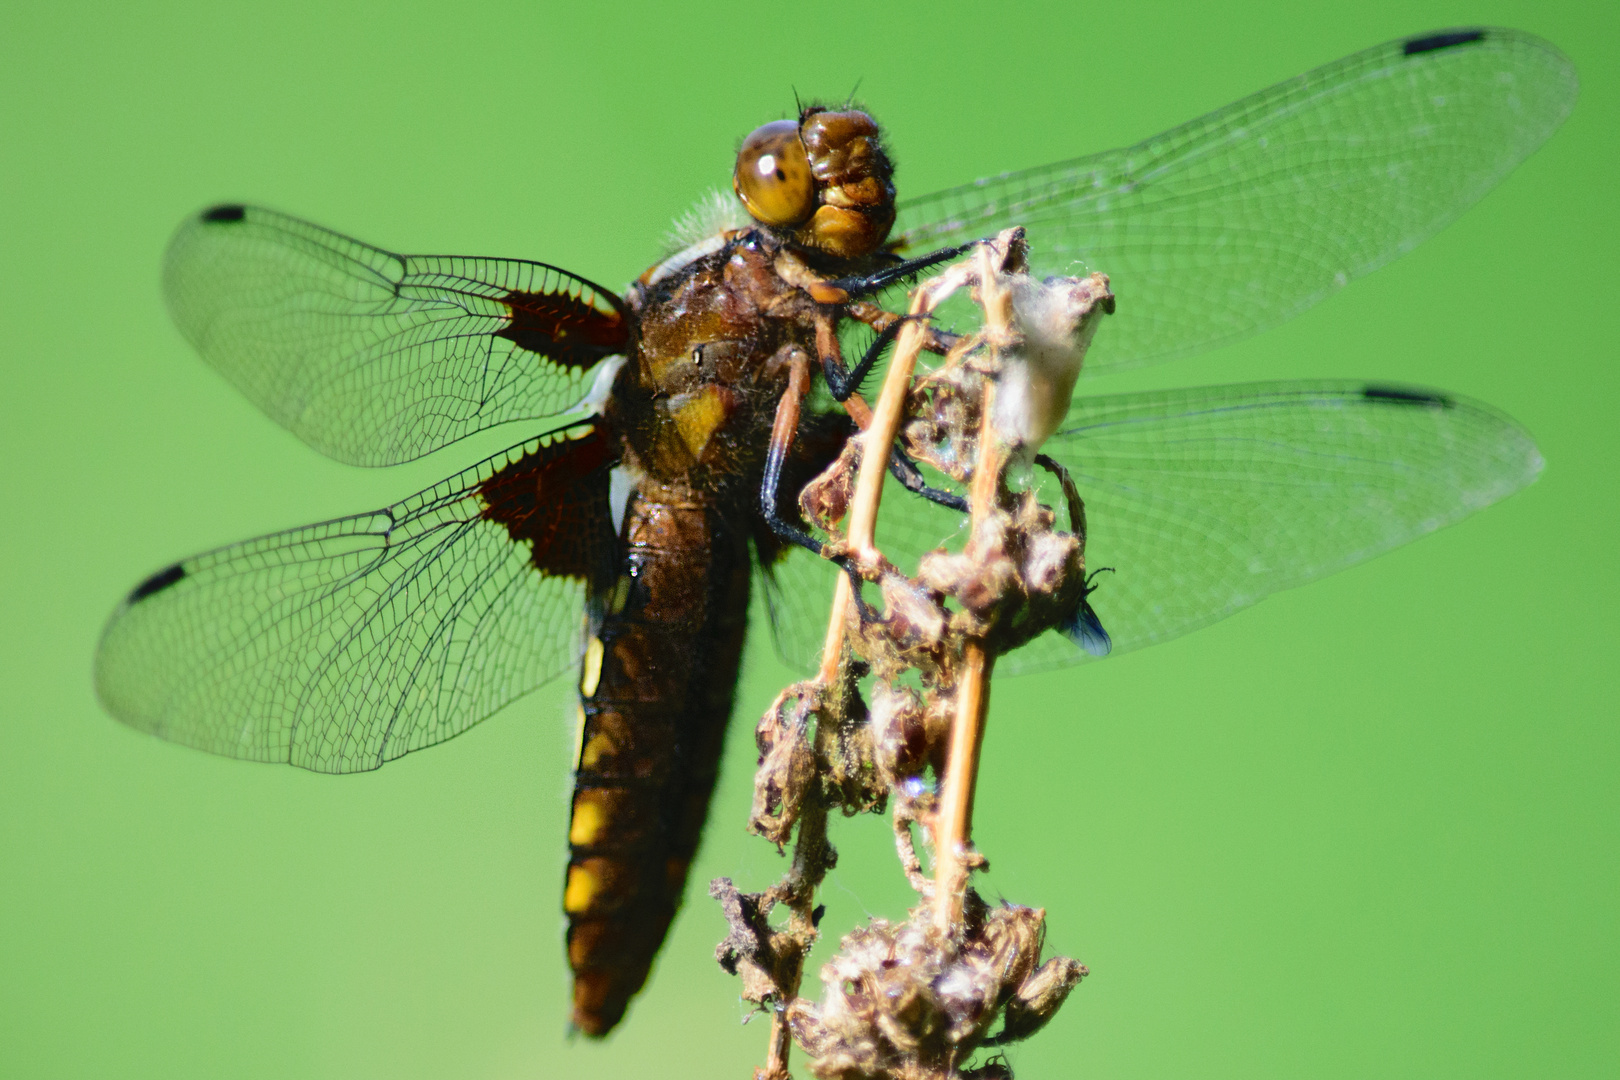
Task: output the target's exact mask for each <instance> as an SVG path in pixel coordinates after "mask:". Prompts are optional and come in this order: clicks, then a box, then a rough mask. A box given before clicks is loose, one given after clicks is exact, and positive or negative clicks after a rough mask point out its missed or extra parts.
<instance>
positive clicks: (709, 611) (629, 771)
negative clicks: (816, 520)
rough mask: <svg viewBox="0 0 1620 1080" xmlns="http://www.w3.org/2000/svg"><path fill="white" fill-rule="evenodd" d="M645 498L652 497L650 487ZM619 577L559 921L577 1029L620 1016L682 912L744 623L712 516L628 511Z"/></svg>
mask: <svg viewBox="0 0 1620 1080" xmlns="http://www.w3.org/2000/svg"><path fill="white" fill-rule="evenodd" d="M647 486H649V487H650V485H647ZM622 535H623V537H624V541H625V545H624V563H623V564H622V566H621V569H620V574H619V577H618V579H617V581H616V582H615V584H614V585H613V586H612V588H611V590H610V591H609V593H608V595H607V596H605V597H597V598H595V599H596V601H597V603H598V604H599V609H600V610H601V612H602V617H601V625H600V628H599V630H598V632H597V634H596V635H595V637H594V638H592V639H591V640H590V641H589V642H588V643H587V646H586V654H585V661H584V665H583V670H582V672H581V678H580V698H581V711H582V713H583V726H582V732H581V740H580V755H579V760H578V762H577V763H576V768H577V771H576V773H575V781H574V802H573V814H572V817H571V819H570V824H569V832H568V843H569V861H568V877H567V884H566V886H565V888H564V894H563V908H564V910H565V911H566V912H567V914H568V962H569V966H570V967H571V968H572V969H573V971H574V1007H573V1023H574V1025H575V1026H576V1027H577V1028H579V1029H580V1030H581V1031H583V1032H585V1033H586V1034H587V1035H604V1034H606V1033H607V1032H608V1031H609V1030H611V1029H612V1027H613V1026H614V1025H615V1024H616V1023H618V1021H619V1019H620V1018H621V1017H622V1016H623V1015H624V1010H625V1007H626V1005H627V1004H628V1003H629V1001H630V998H631V997H632V996H633V995H634V994H635V993H636V991H637V990H639V989H640V988H641V986H642V984H643V983H644V982H645V981H646V978H647V972H648V970H649V968H650V966H651V964H652V960H653V957H654V956H655V955H656V954H657V952H658V948H659V946H660V945H661V944H662V943H663V940H664V936H665V934H666V932H667V931H668V929H669V924H670V921H671V920H672V919H673V917H674V914H675V909H676V907H677V905H678V904H679V903H680V898H681V892H682V890H683V888H684V886H685V883H686V875H687V870H688V868H689V867H690V865H691V861H692V858H693V856H694V855H695V854H696V852H697V846H698V840H699V838H700V835H701V832H702V828H703V820H704V818H705V816H706V815H707V813H708V806H709V797H710V795H711V793H712V792H713V790H714V782H715V777H716V774H717V771H718V767H719V761H720V753H721V750H722V747H723V744H724V741H725V730H726V720H727V718H728V717H729V716H730V713H731V703H732V696H733V693H734V691H735V689H736V684H737V672H738V666H739V663H740V661H741V657H742V645H743V635H744V631H745V630H746V626H747V616H748V572H749V564H748V549H747V544H746V542H745V540H744V538H743V537H742V536H741V535H737V534H734V533H733V531H732V530H731V528H730V527H729V526H728V525H727V522H726V520H725V518H724V517H723V516H722V514H721V512H720V511H719V509H718V508H716V507H715V506H714V505H713V504H712V503H711V502H709V501H707V500H704V499H703V498H701V497H699V496H694V495H693V494H692V493H690V492H678V491H676V492H672V491H670V490H669V489H664V488H659V489H655V490H653V491H650V492H643V493H637V494H634V495H632V497H631V499H630V502H629V505H628V506H627V508H626V511H625V521H624V528H623V533H622Z"/></svg>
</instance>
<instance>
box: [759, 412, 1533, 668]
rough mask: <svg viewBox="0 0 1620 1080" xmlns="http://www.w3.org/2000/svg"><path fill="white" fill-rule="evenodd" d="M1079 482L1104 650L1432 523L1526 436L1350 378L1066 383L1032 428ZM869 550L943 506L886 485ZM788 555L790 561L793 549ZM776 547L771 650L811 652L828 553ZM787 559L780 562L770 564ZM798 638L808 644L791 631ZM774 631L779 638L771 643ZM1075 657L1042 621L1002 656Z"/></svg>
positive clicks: (1040, 663) (1515, 481) (1317, 571)
mask: <svg viewBox="0 0 1620 1080" xmlns="http://www.w3.org/2000/svg"><path fill="white" fill-rule="evenodd" d="M1045 449H1046V452H1047V453H1049V454H1051V455H1052V456H1054V457H1056V458H1057V459H1058V460H1060V461H1062V462H1063V463H1064V464H1065V465H1067V466H1068V468H1069V469H1070V471H1071V472H1072V473H1073V475H1074V478H1075V481H1076V483H1077V484H1078V485H1079V488H1080V493H1081V495H1082V497H1083V498H1084V499H1085V504H1086V519H1087V525H1088V530H1089V535H1088V539H1087V548H1086V565H1087V566H1088V567H1089V568H1091V569H1098V568H1101V567H1112V568H1113V572H1112V573H1107V574H1102V575H1100V576H1099V577H1097V579H1096V582H1095V583H1096V585H1097V590H1096V591H1095V592H1094V593H1093V594H1092V595H1091V597H1090V601H1091V605H1092V607H1093V608H1094V609H1095V610H1096V612H1097V615H1098V616H1099V618H1100V619H1101V622H1102V625H1103V626H1104V627H1105V628H1106V629H1107V631H1108V633H1109V634H1110V635H1111V636H1112V638H1113V642H1114V652H1115V653H1121V652H1126V651H1129V650H1131V649H1137V648H1142V647H1143V646H1146V645H1152V644H1154V643H1156V642H1160V641H1165V640H1168V639H1170V638H1173V637H1178V636H1180V635H1182V634H1185V633H1187V632H1189V631H1191V630H1196V629H1198V628H1199V627H1201V626H1206V625H1208V624H1209V623H1212V622H1215V621H1216V620H1218V619H1223V618H1225V617H1226V616H1228V615H1230V614H1232V613H1233V612H1235V611H1238V610H1240V609H1241V608H1245V607H1248V606H1249V605H1250V604H1253V603H1255V602H1257V601H1259V600H1260V599H1262V598H1263V597H1265V596H1268V595H1270V594H1271V593H1274V592H1278V591H1280V590H1282V589H1287V588H1291V587H1293V586H1295V585H1301V584H1304V583H1305V582H1307V581H1311V580H1313V579H1315V578H1319V577H1323V576H1325V575H1327V574H1331V573H1333V572H1334V571H1336V570H1340V569H1343V568H1344V567H1347V566H1350V565H1352V564H1354V563H1357V562H1361V561H1362V560H1364V559H1369V558H1371V557H1372V556H1374V555H1377V554H1380V553H1381V552H1385V551H1388V550H1389V549H1391V548H1393V547H1397V546H1399V545H1401V544H1404V543H1406V542H1408V541H1410V540H1414V539H1416V538H1417V537H1419V536H1422V535H1424V534H1425V533H1429V532H1433V531H1434V530H1436V529H1438V528H1441V527H1442V526H1444V525H1449V524H1451V523H1452V522H1454V521H1457V520H1459V519H1461V518H1463V517H1466V516H1467V515H1468V514H1471V513H1473V512H1474V511H1476V510H1480V509H1482V508H1484V507H1486V506H1488V505H1490V504H1491V503H1493V502H1496V501H1497V500H1499V499H1502V498H1505V497H1506V496H1508V495H1510V494H1512V493H1513V492H1515V491H1517V490H1519V489H1520V488H1522V487H1524V486H1525V485H1526V484H1528V483H1530V482H1531V481H1532V480H1534V479H1535V477H1536V474H1537V473H1538V472H1539V471H1540V468H1541V456H1540V455H1539V454H1538V453H1537V451H1536V446H1535V443H1534V442H1533V441H1532V439H1531V438H1530V436H1529V435H1528V434H1527V433H1526V432H1525V431H1524V430H1523V429H1522V428H1520V427H1519V426H1517V425H1516V424H1515V423H1514V422H1513V421H1512V420H1510V419H1508V418H1507V417H1505V416H1503V415H1502V414H1501V413H1499V412H1497V411H1496V410H1494V409H1492V408H1490V407H1489V406H1487V405H1484V404H1481V403H1479V402H1475V401H1469V400H1467V399H1464V398H1457V397H1449V396H1446V395H1442V394H1437V393H1434V392H1431V391H1423V390H1412V389H1405V388H1394V387H1379V386H1369V385H1367V384H1365V383H1360V382H1312V383H1299V382H1281V383H1260V384H1251V385H1243V386H1223V387H1203V388H1195V389H1182V390H1170V391H1162V392H1153V393H1139V394H1120V395H1114V396H1106V397H1083V398H1079V399H1077V401H1076V403H1075V408H1074V411H1073V412H1072V413H1071V414H1070V419H1069V424H1068V426H1067V427H1066V428H1065V429H1064V430H1063V431H1061V432H1059V433H1058V434H1057V435H1055V436H1054V437H1053V438H1052V439H1051V440H1050V441H1048V443H1047V444H1046V447H1045ZM879 519H880V523H881V524H880V533H879V539H880V542H881V543H882V545H883V546H884V547H885V549H886V551H889V552H892V553H895V554H898V553H900V552H912V553H915V552H920V551H923V550H927V549H928V548H930V547H933V546H937V545H938V544H940V543H941V542H942V541H945V540H947V539H949V538H951V537H953V536H955V535H957V531H958V529H959V528H960V521H959V519H960V515H955V514H951V513H950V512H948V511H944V510H941V509H940V508H938V507H936V506H934V505H933V504H930V503H926V502H923V501H922V500H920V499H917V498H915V497H911V496H908V495H907V494H906V493H904V492H903V491H894V490H890V491H886V492H885V493H884V499H883V506H882V510H881V512H880V514H879ZM795 562H797V563H799V564H800V565H797V566H794V565H792V564H793V563H795ZM817 562H818V560H814V559H808V558H806V559H798V558H797V557H795V558H794V559H789V560H787V561H786V563H785V564H784V565H783V567H782V569H781V571H780V574H781V575H782V576H783V577H784V578H785V579H786V580H785V582H784V584H785V585H786V587H784V588H782V589H781V590H780V591H781V592H782V593H783V594H784V596H786V597H787V598H788V603H789V604H790V605H794V606H792V607H791V609H790V610H785V611H783V612H781V613H779V614H780V616H781V617H780V618H779V622H784V623H785V622H786V621H787V617H788V616H791V617H792V618H794V619H796V620H801V621H802V624H803V625H802V628H800V627H799V625H798V624H797V623H795V624H794V625H793V626H792V627H791V628H790V629H791V630H792V632H791V633H790V634H788V635H786V636H785V637H784V638H783V639H782V640H784V641H785V642H786V643H796V644H795V647H796V648H797V649H798V650H799V651H798V652H797V653H790V654H789V658H790V659H792V660H793V661H794V662H796V663H799V664H801V665H802V664H805V663H807V662H808V663H813V662H814V659H815V653H814V651H813V649H814V646H819V643H820V638H819V631H818V632H814V633H813V632H812V629H811V628H813V627H815V626H816V624H817V622H818V621H819V623H820V626H821V627H822V628H823V629H824V628H825V625H826V623H825V620H826V617H827V616H826V612H827V606H828V598H829V597H830V595H831V588H832V574H831V571H830V567H825V566H818V565H816V564H817ZM788 575H793V576H792V577H788ZM807 642H814V646H811V651H810V652H809V653H808V656H806V655H805V652H804V650H805V648H806V645H805V643H807ZM786 651H787V649H786V646H784V652H786ZM1091 659H1093V657H1091V656H1089V655H1088V654H1087V653H1085V652H1083V651H1082V650H1081V649H1080V648H1079V647H1078V646H1076V645H1074V644H1072V643H1071V642H1070V641H1068V640H1067V639H1066V638H1064V637H1062V636H1060V635H1058V634H1055V633H1049V634H1045V635H1043V636H1042V637H1040V638H1038V639H1036V640H1035V641H1033V642H1030V643H1029V644H1028V645H1026V646H1024V647H1023V648H1022V649H1019V650H1017V651H1016V652H1014V653H1012V654H1011V655H1009V656H1007V657H1006V658H1004V659H1003V660H1002V661H1001V662H1000V663H998V665H997V670H998V671H1006V672H1008V673H1014V672H1019V671H1031V670H1040V669H1043V668H1048V667H1053V666H1058V665H1062V664H1072V663H1079V662H1081V661H1086V660H1091Z"/></svg>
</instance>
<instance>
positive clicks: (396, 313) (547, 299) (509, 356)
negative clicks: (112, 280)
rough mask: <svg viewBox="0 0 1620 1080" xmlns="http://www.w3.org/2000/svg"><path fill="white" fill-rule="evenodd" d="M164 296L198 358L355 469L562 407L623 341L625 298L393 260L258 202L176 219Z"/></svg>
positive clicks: (512, 265) (478, 267) (505, 264)
mask: <svg viewBox="0 0 1620 1080" xmlns="http://www.w3.org/2000/svg"><path fill="white" fill-rule="evenodd" d="M163 290H164V295H165V297H166V298H167V300H168V304H169V310H170V312H171V314H172V315H173V316H174V321H175V323H176V324H177V325H178V326H179V327H180V331H181V333H183V334H184V335H185V336H186V339H187V340H189V341H190V342H191V343H192V345H194V346H195V347H196V349H197V351H198V352H199V353H201V354H202V356H203V358H204V359H205V360H207V361H208V362H209V363H210V364H212V365H213V366H214V367H216V368H218V369H219V370H220V371H221V372H222V373H223V374H224V375H225V377H226V378H228V379H229V380H230V381H231V382H232V383H233V384H235V386H236V387H237V388H238V389H239V390H241V391H242V392H243V393H244V394H246V395H247V396H248V397H249V398H250V399H251V400H252V401H253V403H254V404H256V405H258V406H259V407H260V408H261V409H263V410H264V411H265V412H266V413H268V414H269V415H270V416H271V417H272V418H273V419H274V420H276V421H277V422H278V423H281V424H283V425H285V426H286V427H288V428H290V429H291V430H292V431H293V432H294V433H295V434H296V435H298V437H299V438H301V439H303V440H304V441H305V442H307V443H308V444H309V445H311V446H313V447H314V448H315V449H317V450H320V451H321V452H322V453H324V454H328V455H330V456H331V457H334V458H337V459H338V460H340V461H346V462H349V463H351V464H356V465H388V464H393V463H396V462H400V461H408V460H410V459H412V458H417V457H421V456H422V455H423V454H426V453H428V452H430V451H432V450H436V449H438V448H439V447H441V446H444V445H445V444H447V443H450V442H454V441H455V440H456V439H459V438H461V437H462V436H464V435H468V434H471V433H472V432H474V431H478V430H481V429H483V428H487V427H491V426H493V425H495V424H500V423H504V422H506V421H509V420H522V419H532V418H536V417H543V416H551V415H554V414H556V413H559V412H562V411H564V410H566V409H568V408H570V407H571V406H573V405H574V404H576V403H577V402H579V400H580V399H581V397H583V396H584V394H585V393H586V390H587V389H588V388H589V387H590V385H591V369H592V368H593V367H594V366H595V365H596V364H597V363H598V361H600V360H602V359H603V358H604V357H607V356H609V355H613V354H616V353H622V352H623V351H624V350H625V349H626V347H627V343H628V339H627V324H626V321H625V319H624V315H623V308H622V304H621V302H620V300H619V298H618V297H616V296H615V295H614V294H612V293H611V292H609V291H607V290H605V289H603V288H601V287H600V286H598V285H596V284H594V283H592V282H590V281H587V280H585V279H584V278H581V277H577V276H575V275H573V274H569V273H567V272H565V271H562V270H559V269H557V268H556V267H554V266H547V265H546V264H544V263H536V262H523V261H520V260H515V259H481V258H463V257H459V256H429V255H395V254H393V253H392V252H388V251H383V250H382V249H380V248H375V247H371V246H370V245H368V244H362V243H360V242H359V241H357V240H351V239H349V238H348V237H346V236H341V235H339V234H338V233H334V232H330V231H328V230H326V229H323V228H320V227H319V226H316V225H311V224H309V223H308V222H304V221H299V220H298V219H297V218H291V217H287V216H286V215H284V214H278V213H276V212H274V211H271V210H262V209H258V208H255V207H243V206H218V207H214V208H213V209H211V210H207V211H204V212H203V213H201V214H198V215H196V216H195V217H193V218H191V219H190V220H189V221H187V222H186V223H185V224H184V225H182V226H181V227H180V229H179V231H178V232H177V233H176V234H175V237H174V240H173V241H172V242H171V243H170V245H169V251H168V255H167V256H166V258H165V261H164V270H163Z"/></svg>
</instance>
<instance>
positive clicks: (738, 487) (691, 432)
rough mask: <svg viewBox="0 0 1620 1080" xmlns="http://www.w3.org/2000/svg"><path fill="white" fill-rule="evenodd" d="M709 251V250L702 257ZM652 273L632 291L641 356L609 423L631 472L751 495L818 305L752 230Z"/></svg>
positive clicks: (808, 343)
mask: <svg viewBox="0 0 1620 1080" xmlns="http://www.w3.org/2000/svg"><path fill="white" fill-rule="evenodd" d="M704 249H712V250H704ZM693 255H694V256H695V257H693V258H691V259H690V261H686V262H684V263H682V262H681V261H680V260H678V259H671V260H669V261H666V262H664V263H660V264H659V265H658V266H656V267H654V268H653V269H652V270H649V271H648V272H647V273H646V274H644V275H643V276H642V279H641V280H640V281H638V282H637V283H636V284H635V285H634V286H633V287H632V288H631V289H630V292H629V295H628V297H627V300H628V301H629V305H630V310H631V314H632V317H633V318H634V320H635V321H636V324H637V332H636V333H635V334H634V336H633V340H635V341H636V342H637V348H636V352H635V354H634V355H632V356H631V357H630V359H629V362H628V363H627V364H626V365H625V366H624V368H623V370H622V371H621V372H620V373H619V375H618V378H617V380H616V382H615V385H614V393H613V395H612V397H611V398H610V399H609V409H610V412H609V416H608V419H609V421H610V423H611V424H612V425H613V427H614V429H615V430H616V431H617V432H618V433H619V436H620V438H621V439H622V440H623V442H624V446H625V450H626V455H627V458H629V459H631V460H629V461H628V464H630V465H631V466H632V467H634V468H635V469H636V470H638V471H639V472H641V473H642V474H643V475H645V476H646V477H648V478H650V479H652V480H654V481H657V482H660V483H663V484H670V485H675V486H679V487H683V488H687V489H689V490H691V491H692V492H693V493H694V494H706V495H709V496H711V497H715V498H717V499H718V498H723V497H726V496H728V495H730V494H732V493H734V492H736V493H742V492H745V490H746V488H747V486H748V484H749V483H752V485H753V487H754V488H756V489H757V487H758V477H759V475H760V470H761V468H762V466H763V461H764V454H765V446H766V443H767V436H768V434H769V431H770V426H771V420H772V416H773V413H774V410H775V407H776V403H777V401H778V400H779V399H780V398H781V396H782V392H783V390H784V388H785V387H786V385H787V378H788V365H789V363H790V362H791V360H792V358H793V356H794V353H795V351H796V350H797V351H802V352H803V353H804V354H805V355H807V356H811V357H813V356H814V355H815V326H814V309H815V305H814V303H813V302H812V301H811V300H810V298H809V297H808V296H807V295H806V294H805V293H804V292H803V291H801V290H800V289H799V288H797V287H795V286H794V285H791V284H789V283H788V282H787V281H786V280H784V278H783V276H782V273H781V268H782V267H781V262H782V260H783V259H784V258H787V259H791V258H792V257H791V255H788V254H786V253H784V252H783V251H782V250H781V249H780V247H779V246H778V245H777V244H776V243H775V242H774V241H773V240H772V239H771V238H770V237H769V236H768V235H764V234H762V233H761V232H759V231H756V230H741V231H737V232H731V233H726V234H722V235H721V236H719V237H716V238H715V239H714V240H713V241H711V242H708V243H706V244H702V245H698V247H697V248H696V249H695V250H694V251H693Z"/></svg>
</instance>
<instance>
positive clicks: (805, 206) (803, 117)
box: [731, 105, 894, 259]
mask: <svg viewBox="0 0 1620 1080" xmlns="http://www.w3.org/2000/svg"><path fill="white" fill-rule="evenodd" d="M893 174H894V166H893V165H891V164H890V163H889V156H888V155H887V154H885V153H884V152H883V144H882V141H881V133H880V132H879V130H878V126H877V121H876V120H873V119H872V118H871V117H870V116H868V115H867V114H866V113H864V112H861V111H860V110H859V109H846V110H841V111H835V110H832V109H824V108H821V107H819V106H815V105H811V106H808V107H806V108H805V110H804V111H803V112H802V113H800V114H799V119H798V120H776V121H773V122H772V123H769V124H765V125H763V126H762V127H759V128H756V129H755V130H754V132H753V133H752V134H750V135H749V136H748V138H746V139H744V140H743V144H742V149H741V150H739V151H738V152H737V167H736V170H735V171H734V172H733V173H732V176H731V186H732V188H733V189H734V190H735V191H736V192H737V197H738V198H739V199H741V200H742V203H743V205H744V206H745V207H747V208H748V213H749V214H750V215H751V216H752V217H753V219H754V220H755V221H757V222H759V223H760V224H761V225H767V226H770V227H771V228H773V229H776V230H778V231H779V232H781V233H782V234H783V235H784V236H785V237H786V238H787V239H788V240H789V241H790V242H792V243H794V244H797V245H799V246H801V247H807V248H814V249H816V250H818V251H825V252H827V253H828V254H829V255H834V256H837V257H839V258H844V259H855V258H860V257H861V256H863V255H868V254H870V253H872V252H873V251H876V250H877V248H878V246H879V245H881V244H882V243H883V241H884V240H886V239H887V238H888V236H889V228H890V226H892V225H893V224H894V182H893V180H892V176H893Z"/></svg>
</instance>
